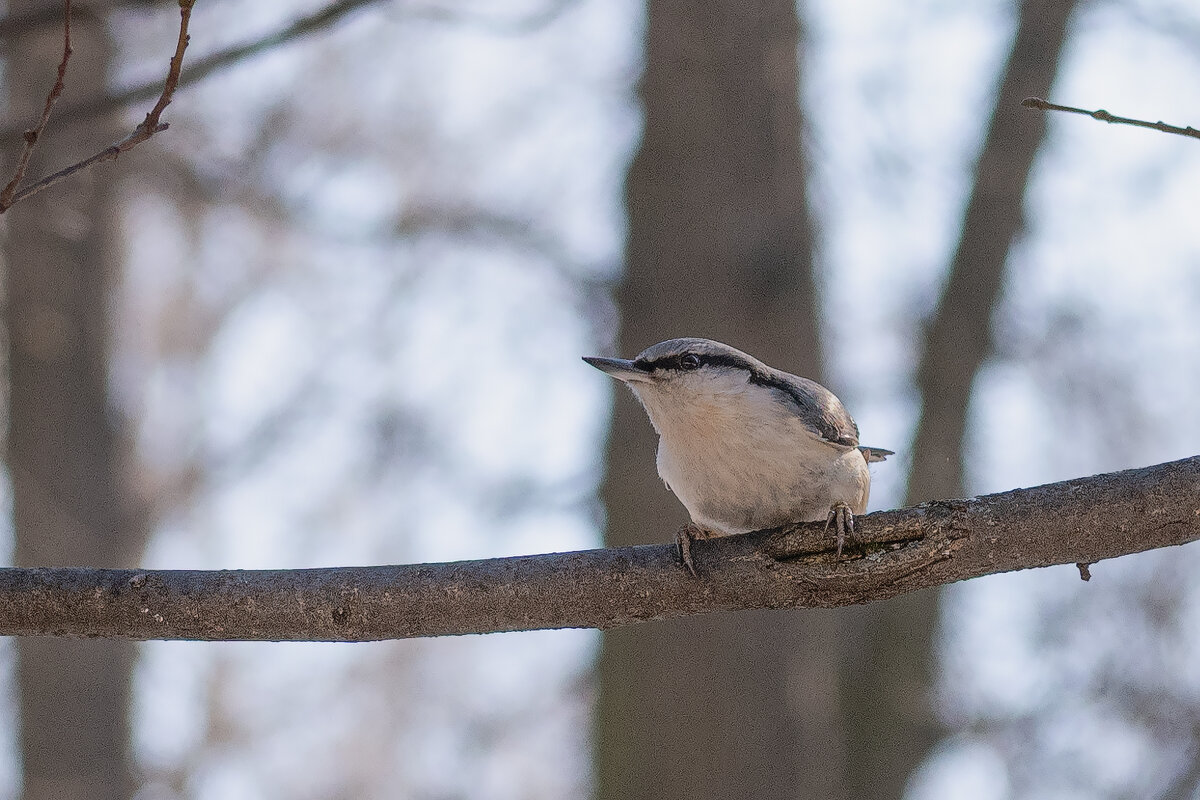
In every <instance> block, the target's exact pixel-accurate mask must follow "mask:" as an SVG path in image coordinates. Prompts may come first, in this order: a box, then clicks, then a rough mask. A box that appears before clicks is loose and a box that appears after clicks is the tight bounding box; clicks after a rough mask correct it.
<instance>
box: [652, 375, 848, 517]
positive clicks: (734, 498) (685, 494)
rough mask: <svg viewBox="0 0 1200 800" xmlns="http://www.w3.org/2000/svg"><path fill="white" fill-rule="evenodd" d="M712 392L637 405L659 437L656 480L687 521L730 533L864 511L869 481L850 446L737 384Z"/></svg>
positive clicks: (767, 397) (764, 395) (764, 394)
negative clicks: (835, 508) (841, 509)
mask: <svg viewBox="0 0 1200 800" xmlns="http://www.w3.org/2000/svg"><path fill="white" fill-rule="evenodd" d="M722 389H723V390H722V391H714V392H711V393H706V395H705V396H704V397H703V398H700V399H697V398H695V397H693V396H686V397H669V396H660V395H656V396H653V397H649V396H648V397H643V398H642V402H643V405H645V406H646V410H647V412H648V413H649V415H650V419H651V421H652V422H653V424H654V427H655V429H656V430H657V431H658V433H659V444H658V474H659V475H660V476H662V478H663V480H665V481H666V482H667V485H668V486H669V487H670V488H671V490H672V491H673V492H674V493H675V495H676V496H677V497H678V498H679V500H680V501H681V502H682V503H683V505H684V507H685V508H687V510H688V513H689V514H690V515H691V517H692V521H693V522H695V523H696V524H698V525H700V526H702V527H705V528H709V529H715V530H719V531H722V532H725V533H740V532H743V531H750V530H761V529H763V528H773V527H776V526H779V525H784V524H787V523H789V522H809V521H816V520H823V519H825V518H826V515H827V514H828V513H829V509H830V506H832V505H833V504H835V503H846V504H847V505H849V506H850V509H851V511H852V512H854V513H855V514H860V513H862V512H864V511H865V510H866V506H867V497H868V494H869V491H870V484H871V476H870V473H869V472H868V470H867V463H866V460H865V459H864V458H863V456H862V454H861V453H860V452H859V451H858V449H857V448H854V447H849V446H844V445H835V444H832V443H830V442H827V441H825V440H823V439H821V438H820V437H819V436H817V434H815V433H813V432H812V431H811V430H809V429H808V428H807V427H806V426H805V425H804V424H802V423H801V422H800V421H799V419H797V418H796V417H794V416H790V415H786V414H780V410H779V407H778V401H777V400H775V399H774V398H772V397H771V396H770V394H769V393H767V392H765V391H754V390H748V388H747V385H746V383H745V380H744V378H743V379H741V380H731V381H730V382H729V384H728V386H725V387H722ZM639 396H640V393H639Z"/></svg>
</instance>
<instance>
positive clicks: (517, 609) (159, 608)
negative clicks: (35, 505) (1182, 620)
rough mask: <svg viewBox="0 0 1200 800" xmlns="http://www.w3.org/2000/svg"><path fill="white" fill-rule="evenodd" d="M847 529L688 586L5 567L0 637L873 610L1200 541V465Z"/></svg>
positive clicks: (710, 547)
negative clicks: (845, 546) (964, 585)
mask: <svg viewBox="0 0 1200 800" xmlns="http://www.w3.org/2000/svg"><path fill="white" fill-rule="evenodd" d="M856 528H857V534H856V539H857V541H856V542H855V547H854V548H853V549H852V550H851V551H850V557H849V558H848V559H847V560H843V561H838V560H837V558H836V557H835V555H834V552H833V549H834V546H833V542H832V538H831V537H829V536H827V535H826V534H825V533H824V532H823V531H822V529H821V526H820V525H819V524H816V523H810V524H805V525H796V526H791V527H788V528H781V529H778V530H774V531H757V532H754V533H747V534H742V535H738V536H727V537H721V538H717V539H710V540H706V541H699V542H696V543H695V545H693V551H692V553H693V556H694V558H695V559H696V565H697V568H698V570H699V572H700V577H699V578H692V577H691V576H689V575H688V573H687V572H686V571H685V570H684V569H683V568H682V567H681V566H680V565H679V563H678V561H677V559H676V556H675V550H674V547H673V546H671V545H643V546H639V547H620V548H612V549H606V550H584V551H579V552H572V553H550V554H547V555H536V556H520V557H516V558H494V559H487V560H482V561H461V562H455V563H448V564H413V565H407V566H384V567H337V568H325V569H301V570H246V571H242V570H219V571H199V570H121V569H77V568H66V567H62V568H34V569H18V568H5V569H0V635H4V636H23V635H24V636H29V635H52V636H92V637H96V636H100V637H120V638H133V639H201V640H275V641H279V640H290V641H373V640H379V639H402V638H409V637H415V636H442V635H452V634H465V633H489V632H496V631H515V630H535V629H545V628H612V627H616V626H618V625H627V624H630V623H634V622H641V621H644V620H651V619H669V618H672V617H682V616H689V615H694V614H702V613H708V612H713V611H729V610H734V609H749V608H817V607H822V608H825V607H833V606H844V605H851V604H857V603H869V602H874V601H877V600H884V599H887V598H890V597H894V596H896V595H899V594H903V593H905V592H911V591H916V590H917V589H924V588H928V587H932V586H938V585H941V584H945V583H951V582H953V581H959V580H963V579H966V578H974V577H978V576H980V575H989V574H993V573H999V572H1008V571H1011V570H1017V569H1028V568H1031V567H1044V566H1049V565H1052V564H1075V563H1080V564H1095V563H1096V562H1097V561H1101V560H1103V559H1106V558H1116V557H1118V556H1122V555H1127V554H1129V553H1137V552H1141V551H1144V550H1150V549H1154V548H1158V547H1167V546H1170V545H1177V544H1183V543H1185V542H1191V541H1195V540H1196V539H1200V456H1195V457H1192V458H1188V459H1184V460H1182V461H1175V462H1171V463H1168V464H1159V465H1156V466H1152V467H1145V468H1142V469H1133V470H1126V471H1124V472H1115V473H1110V474H1106V475H1097V476H1093V477H1090V478H1080V479H1077V480H1071V481H1065V482H1062V483H1054V484H1048V485H1046V486H1039V487H1035V488H1032V489H1017V490H1014V491H1010V492H1004V493H1002V494H994V495H987V496H984V497H978V498H974V499H970V500H944V501H937V502H933V503H925V504H923V505H919V506H914V507H912V508H906V509H898V510H895V511H883V512H878V513H875V514H869V515H866V516H862V517H859V518H858V519H857V520H856Z"/></svg>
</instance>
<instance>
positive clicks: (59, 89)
mask: <svg viewBox="0 0 1200 800" xmlns="http://www.w3.org/2000/svg"><path fill="white" fill-rule="evenodd" d="M70 60H71V0H63V54H62V61H60V62H58V76H57V77H56V78H55V79H54V85H53V86H52V87H50V93H49V94H47V95H46V104H45V105H44V106H42V116H41V118H40V119H38V122H37V125H35V126H34V127H32V128H30V129H29V130H27V131H25V133H24V136H23V137H22V138H24V139H25V146H24V147H23V148H21V155H20V156H19V157H18V158H17V168H16V169H15V170H14V171H13V176H12V180H10V181H9V182H8V184H7V185H6V186H5V187H4V189H3V190H2V191H0V213H3V211H5V210H6V209H8V207H9V206H11V205H12V204H13V202H14V201H13V195H15V194H16V192H17V187H18V186H20V185H21V181H23V180H25V171H26V170H27V169H29V159H31V158H33V151H34V149H35V148H36V147H37V143H38V139H40V138H41V136H42V131H44V130H45V129H46V123H48V122H49V121H50V112H51V111H53V110H54V104H55V103H57V102H58V98H59V96H60V95H61V94H62V93H63V88H64V87H63V79H64V78H66V76H67V62H69V61H70Z"/></svg>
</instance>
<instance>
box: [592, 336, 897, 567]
mask: <svg viewBox="0 0 1200 800" xmlns="http://www.w3.org/2000/svg"><path fill="white" fill-rule="evenodd" d="M583 360H584V361H586V362H587V363H589V364H591V365H592V366H593V367H595V368H596V369H599V370H602V371H603V372H606V373H608V374H609V375H611V376H612V377H614V378H616V379H617V380H619V381H621V382H622V383H624V384H625V385H627V386H628V387H629V388H630V389H632V390H633V393H634V394H635V395H636V396H637V398H638V400H640V401H641V403H642V405H643V406H644V407H645V409H646V413H647V414H649V415H650V423H651V424H652V425H653V426H654V430H656V431H657V432H658V436H659V439H658V474H659V476H660V477H662V479H663V480H664V481H666V484H667V488H668V489H670V490H671V491H672V492H674V493H675V496H676V497H678V498H679V501H680V502H681V503H683V505H684V507H685V508H686V509H687V511H688V514H690V515H691V518H692V522H691V524H689V525H687V526H685V527H684V528H683V529H682V530H681V531H680V532H679V534H678V535H677V537H676V540H677V544H678V546H679V555H680V559H681V560H682V561H683V564H684V566H686V567H687V568H688V571H690V572H691V573H692V574H693V575H695V574H696V569H695V566H694V564H693V563H692V555H691V545H692V541H693V540H694V539H703V538H708V537H710V536H724V535H728V534H731V533H744V532H746V531H754V530H763V529H765V528H775V527H778V526H781V525H786V524H788V523H792V522H818V521H820V520H825V527H826V528H827V529H828V527H829V524H830V523H831V522H832V523H834V524H835V525H836V528H837V553H838V557H839V558H841V555H842V545H843V544H844V542H845V537H846V534H848V533H853V532H854V515H855V514H861V513H863V512H864V511H866V508H867V496H868V494H869V493H870V490H871V473H870V471H868V469H867V464H869V463H872V462H875V461H883V460H884V459H885V458H887V457H888V456H890V455H893V453H892V451H891V450H882V449H880V448H878V447H861V446H859V444H858V426H857V425H856V424H855V423H854V420H853V419H852V418H851V416H850V414H849V412H847V411H846V408H845V406H843V405H842V403H841V401H840V400H838V399H837V397H835V396H834V395H833V393H832V392H830V391H829V390H828V389H826V388H825V387H824V386H821V385H820V384H818V383H815V382H813V381H810V380H808V379H807V378H800V377H797V376H796V375H789V374H788V373H786V372H782V371H780V370H777V369H772V368H771V367H768V366H767V365H766V364H764V363H762V362H761V361H759V360H758V359H756V358H753V357H751V356H749V355H747V354H746V353H743V352H742V351H740V350H735V349H734V348H732V347H730V346H729V345H726V344H721V343H720V342H714V341H712V340H710V339H670V340H668V341H665V342H660V343H659V344H656V345H654V346H653V347H649V348H647V349H646V350H643V351H642V352H641V353H640V354H639V355H638V356H637V358H635V359H633V360H632V361H629V360H626V359H623V358H589V357H585V358H584V359H583Z"/></svg>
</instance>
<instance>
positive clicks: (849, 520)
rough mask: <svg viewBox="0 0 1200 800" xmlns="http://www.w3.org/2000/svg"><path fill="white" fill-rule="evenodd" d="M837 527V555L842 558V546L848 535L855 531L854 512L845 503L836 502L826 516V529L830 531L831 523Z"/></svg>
mask: <svg viewBox="0 0 1200 800" xmlns="http://www.w3.org/2000/svg"><path fill="white" fill-rule="evenodd" d="M831 522H832V523H834V525H835V527H836V528H837V557H838V560H839V561H841V560H842V547H843V546H844V545H845V544H846V535H847V534H853V533H854V514H853V513H852V512H851V511H850V506H848V505H846V504H845V503H834V504H833V506H832V507H830V509H829V516H827V517H826V518H825V531H826V532H828V531H829V523H831Z"/></svg>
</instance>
